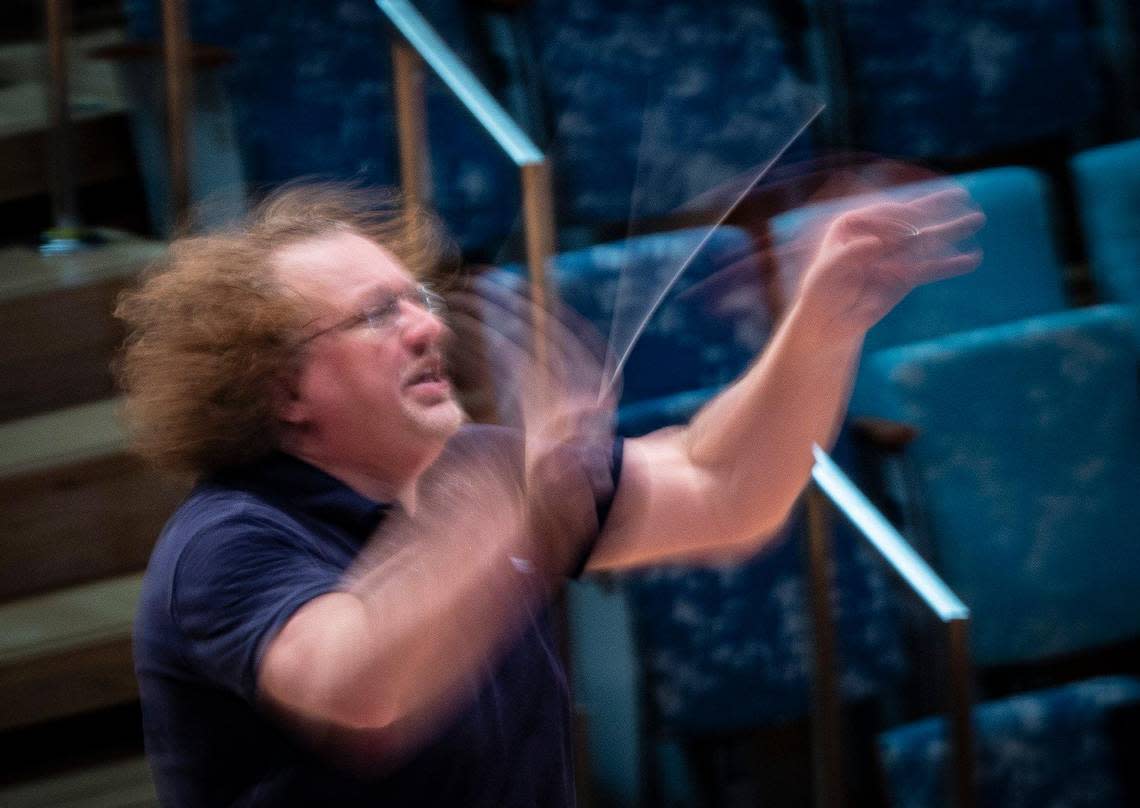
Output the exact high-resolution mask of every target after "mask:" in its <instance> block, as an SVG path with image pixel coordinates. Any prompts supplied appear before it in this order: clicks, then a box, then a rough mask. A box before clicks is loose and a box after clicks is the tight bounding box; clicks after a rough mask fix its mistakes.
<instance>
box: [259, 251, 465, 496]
mask: <svg viewBox="0 0 1140 808" xmlns="http://www.w3.org/2000/svg"><path fill="white" fill-rule="evenodd" d="M277 268H278V273H279V277H280V278H281V280H282V281H283V282H284V283H285V284H286V285H287V286H288V287H290V288H291V289H292V290H294V291H295V292H297V293H299V294H300V295H302V296H303V297H304V298H305V300H306V301H309V302H311V304H312V311H313V318H312V322H311V324H310V326H309V328H308V329H307V331H306V333H305V335H304V340H305V342H304V350H305V355H304V358H303V363H302V367H301V371H300V373H299V376H298V378H297V379H296V381H295V384H293V385H292V386H291V389H290V390H289V392H288V401H287V402H286V403H285V404H284V406H283V407H282V418H283V420H284V421H285V422H286V424H287V425H288V426H289V430H290V432H291V433H292V434H293V435H294V438H295V441H298V442H300V446H299V448H300V449H301V450H302V454H305V455H307V456H308V457H309V459H312V460H316V461H318V462H319V463H321V464H322V465H324V466H326V467H329V466H333V467H336V468H340V467H343V466H347V467H348V470H349V471H351V472H352V473H365V474H370V475H371V476H372V477H373V478H377V477H380V478H385V477H392V476H396V477H400V476H405V475H406V474H407V473H418V471H419V470H422V467H423V466H425V465H426V464H427V463H430V462H431V460H432V459H434V457H435V455H436V454H437V453H438V451H439V449H440V448H441V447H442V445H443V442H444V441H446V439H447V438H448V437H450V436H451V435H452V434H453V433H454V432H455V430H456V429H457V428H458V427H459V425H460V424H461V423H462V421H463V412H462V410H461V409H460V407H459V405H458V404H457V403H456V401H455V398H454V397H453V395H452V389H451V385H450V383H449V381H448V379H447V377H446V375H444V368H443V355H442V341H443V339H444V337H445V335H446V333H447V329H446V327H445V326H444V324H443V321H442V320H441V319H440V315H439V311H438V309H437V308H436V306H435V299H434V297H433V296H432V295H431V293H430V292H428V291H427V290H426V289H425V288H423V287H421V286H420V285H419V284H418V282H417V281H416V280H415V279H414V278H413V277H412V275H411V274H410V273H409V272H408V271H407V269H406V268H405V267H404V266H403V265H402V264H401V263H400V262H399V260H398V259H397V258H396V257H395V256H393V255H392V254H391V253H389V252H388V251H387V250H385V249H383V248H382V247H380V246H378V245H377V244H376V243H375V242H373V241H371V240H369V239H367V238H364V237H363V236H360V235H357V234H355V233H352V232H348V231H340V232H335V233H331V234H329V235H325V236H320V237H318V238H314V239H311V240H308V241H304V242H299V243H297V244H294V245H290V246H289V247H286V248H284V249H282V250H281V251H280V252H279V253H278V255H277Z"/></svg>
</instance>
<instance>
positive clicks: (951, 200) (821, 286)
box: [799, 186, 985, 336]
mask: <svg viewBox="0 0 1140 808" xmlns="http://www.w3.org/2000/svg"><path fill="white" fill-rule="evenodd" d="M984 223H985V216H983V215H982V213H981V212H979V211H978V210H977V209H976V208H975V207H974V206H973V203H972V200H971V199H970V197H969V195H968V194H967V193H966V191H965V190H963V189H962V188H960V187H957V186H948V187H946V188H943V189H940V190H937V191H934V192H932V193H928V194H925V195H924V196H920V197H917V198H915V199H912V200H910V201H893V200H891V201H883V202H877V203H872V204H868V205H865V206H862V207H859V208H856V209H853V210H848V211H846V212H844V213H840V214H838V215H837V216H836V217H835V218H834V219H833V220H832V221H831V222H830V224H828V225H827V226H826V228H825V229H824V231H823V237H822V239H821V240H820V243H819V246H818V248H817V250H816V252H815V255H814V257H813V259H812V261H811V263H810V265H809V266H808V268H807V271H806V273H805V275H804V278H803V283H802V285H801V287H800V295H799V305H801V306H803V307H806V308H807V309H808V310H809V312H811V313H813V314H814V315H816V316H818V318H819V321H820V322H821V323H822V324H823V327H824V328H825V329H827V330H828V331H830V332H831V333H833V334H837V335H839V336H862V335H863V334H864V333H866V331H867V330H868V329H870V328H871V327H872V326H873V325H875V323H877V322H878V321H879V320H880V319H882V318H883V316H885V315H886V314H887V312H889V311H890V310H891V309H892V308H893V307H894V306H895V305H896V304H897V303H898V302H899V301H900V300H902V299H903V297H905V296H906V294H907V293H908V292H910V291H911V290H912V289H914V288H915V287H916V286H919V285H921V284H924V283H931V282H933V281H937V280H941V279H943V278H949V277H952V276H955V275H961V274H963V273H966V272H970V271H971V270H973V269H975V268H976V267H977V266H978V264H979V263H980V262H981V257H982V256H981V251H980V250H978V249H976V248H971V247H966V246H963V245H962V244H961V242H962V241H963V240H965V239H968V238H969V237H970V236H972V235H974V234H975V233H976V232H977V231H978V230H979V229H980V228H981V227H982V225H983V224H984Z"/></svg>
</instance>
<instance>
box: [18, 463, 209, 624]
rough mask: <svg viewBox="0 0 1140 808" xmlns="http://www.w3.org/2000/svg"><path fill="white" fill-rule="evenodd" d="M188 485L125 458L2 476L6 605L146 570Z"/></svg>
mask: <svg viewBox="0 0 1140 808" xmlns="http://www.w3.org/2000/svg"><path fill="white" fill-rule="evenodd" d="M187 487H188V486H187V485H186V484H182V483H176V482H171V481H168V480H166V479H164V478H162V477H160V476H159V475H157V474H156V473H155V472H153V471H152V470H150V469H148V468H147V467H146V465H145V464H144V463H143V462H142V461H141V460H139V459H137V458H135V457H133V456H131V455H129V454H126V453H116V454H113V455H109V456H104V457H96V458H91V459H87V460H83V461H79V462H76V463H72V464H68V465H65V466H61V467H58V468H52V469H47V470H42V471H34V472H28V473H24V474H19V475H14V476H11V477H7V478H3V479H0V502H4V503H5V519H4V520H3V522H0V550H2V553H3V557H4V563H3V564H0V601H5V600H11V599H13V598H17V597H24V596H27V595H30V594H33V593H36V592H43V591H46V590H50V589H55V588H59V587H63V586H69V585H72V584H76V583H80V582H83V581H91V580H97V579H99V578H104V577H110V576H116V575H122V574H125V573H129V572H135V571H138V570H141V569H143V568H144V567H145V566H146V562H147V559H148V557H149V555H150V550H151V548H152V547H153V545H154V541H155V539H156V538H157V537H158V533H159V531H160V530H161V529H162V525H163V524H164V523H165V521H166V519H167V518H168V517H169V515H170V513H171V512H172V511H173V510H174V508H175V506H176V505H177V504H178V502H179V501H180V500H181V499H182V497H183V496H184V495H185V493H186V490H187Z"/></svg>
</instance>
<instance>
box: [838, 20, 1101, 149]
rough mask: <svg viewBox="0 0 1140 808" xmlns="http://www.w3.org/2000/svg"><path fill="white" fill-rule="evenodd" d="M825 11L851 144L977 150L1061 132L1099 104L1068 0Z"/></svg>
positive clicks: (1090, 56)
mask: <svg viewBox="0 0 1140 808" xmlns="http://www.w3.org/2000/svg"><path fill="white" fill-rule="evenodd" d="M836 10H837V24H838V28H839V31H838V37H837V38H838V39H839V40H841V41H842V42H843V43H844V46H845V51H846V52H845V56H846V57H847V58H846V65H847V69H848V81H849V82H850V86H851V87H852V88H853V92H852V94H853V98H852V107H853V108H854V109H856V110H858V117H857V120H856V121H855V127H854V128H855V130H856V132H857V135H856V146H858V147H861V148H867V149H871V150H874V151H876V152H879V153H885V154H891V155H899V156H905V157H943V158H952V157H965V156H969V155H979V154H984V153H987V152H993V151H996V150H999V149H1008V148H1011V147H1014V146H1017V145H1020V144H1026V143H1033V142H1035V141H1042V140H1045V139H1047V138H1056V137H1066V136H1070V137H1071V136H1072V135H1073V134H1074V133H1076V132H1078V131H1079V130H1080V129H1081V128H1082V127H1083V126H1087V125H1088V124H1089V123H1090V122H1091V119H1092V117H1093V116H1094V115H1095V114H1096V112H1097V110H1098V109H1099V107H1100V105H1101V104H1102V103H1103V101H1102V97H1101V93H1100V92H1099V90H1098V79H1097V76H1096V72H1095V71H1096V58H1097V57H1096V54H1095V53H1094V52H1093V47H1092V43H1091V41H1090V39H1091V37H1090V33H1089V31H1088V30H1087V28H1086V27H1085V26H1084V24H1083V23H1084V20H1083V16H1084V15H1083V12H1082V8H1081V4H1080V3H1079V2H1077V1H1076V0H1002V2H993V3H973V4H970V5H968V6H966V5H961V4H955V5H951V4H944V3H912V2H907V1H906V0H887V2H883V1H882V0H854V1H853V2H844V3H842V4H839V5H837V6H836ZM1028 21H1031V24H1030V23H1028ZM1044 76H1048V77H1049V78H1048V80H1047V81H1043V80H1042V77H1044Z"/></svg>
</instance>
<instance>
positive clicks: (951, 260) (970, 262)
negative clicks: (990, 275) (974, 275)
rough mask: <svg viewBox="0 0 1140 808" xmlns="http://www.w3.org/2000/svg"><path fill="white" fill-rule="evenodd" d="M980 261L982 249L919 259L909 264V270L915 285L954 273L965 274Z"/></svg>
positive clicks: (975, 267)
mask: <svg viewBox="0 0 1140 808" xmlns="http://www.w3.org/2000/svg"><path fill="white" fill-rule="evenodd" d="M981 263H982V251H981V250H971V251H969V252H964V253H959V254H957V255H951V256H948V257H945V258H935V259H930V260H928V261H919V262H917V263H915V264H913V265H911V267H910V270H911V274H912V277H913V282H914V284H915V285H916V286H917V285H920V284H924V283H932V282H934V281H940V280H944V279H945V278H953V277H955V276H956V275H965V274H966V273H967V272H973V271H974V270H975V269H977V268H978V265H979V264H981Z"/></svg>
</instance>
